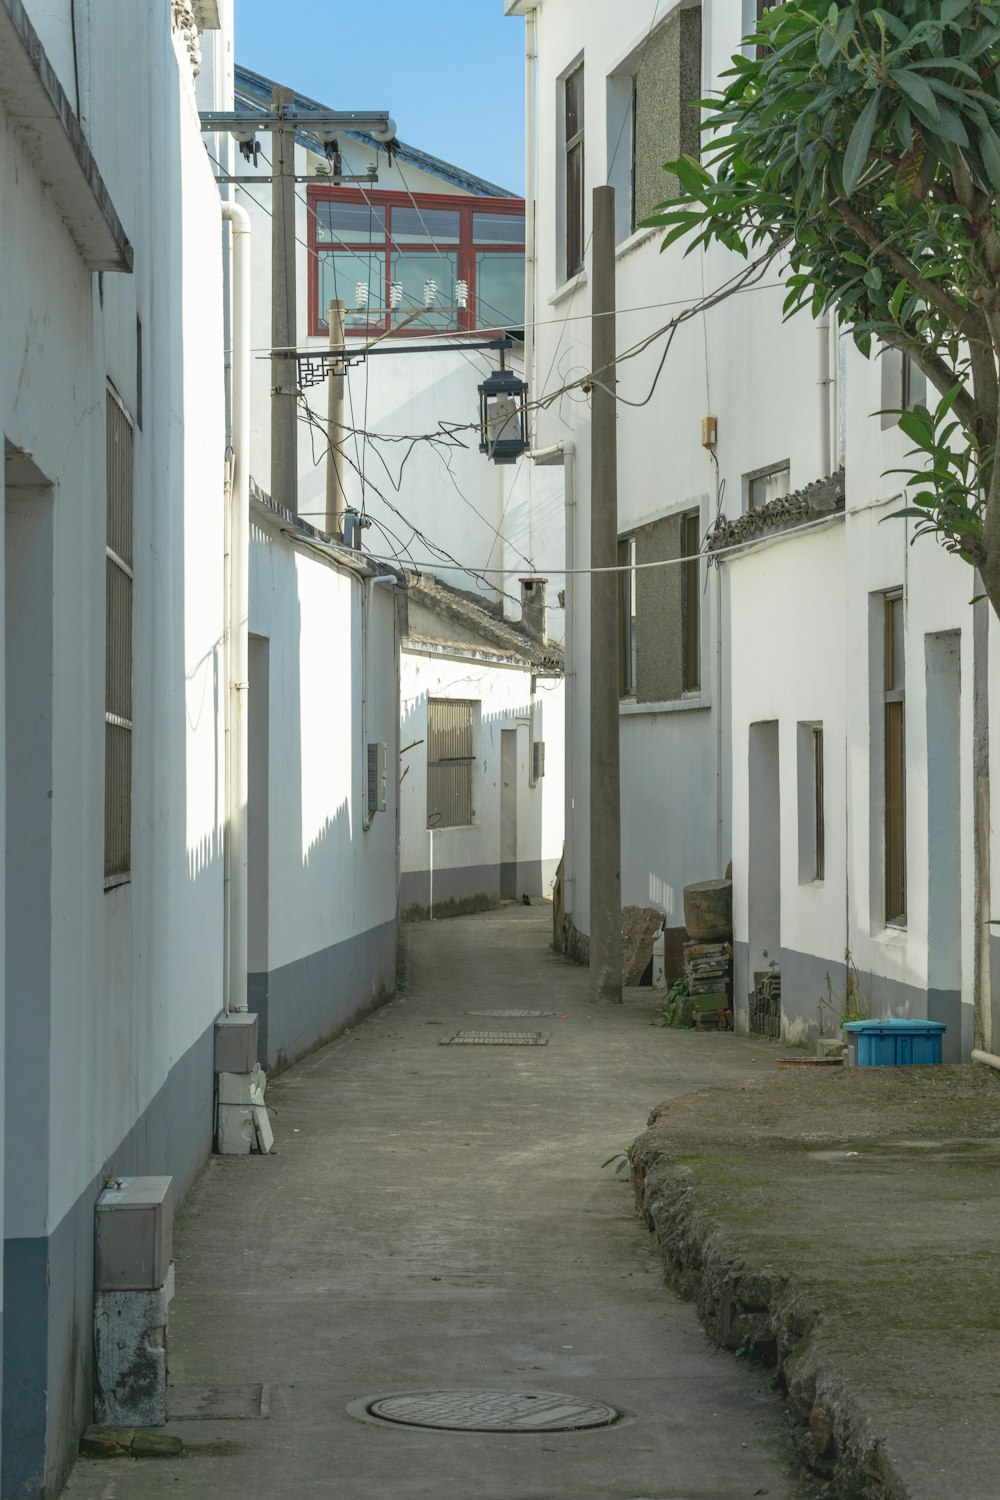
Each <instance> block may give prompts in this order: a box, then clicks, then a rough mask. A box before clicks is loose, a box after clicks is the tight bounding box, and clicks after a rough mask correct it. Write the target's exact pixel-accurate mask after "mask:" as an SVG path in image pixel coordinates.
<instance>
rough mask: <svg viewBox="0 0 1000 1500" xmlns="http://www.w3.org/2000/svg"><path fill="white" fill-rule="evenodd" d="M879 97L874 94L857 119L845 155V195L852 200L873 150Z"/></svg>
mask: <svg viewBox="0 0 1000 1500" xmlns="http://www.w3.org/2000/svg"><path fill="white" fill-rule="evenodd" d="M878 104H879V96H878V94H877V93H873V94H872V96H871V98H870V99H869V100H868V103H867V104H866V105H865V107H864V109H863V110H862V111H861V113H860V115H859V116H858V118H857V121H856V123H855V126H854V129H853V130H852V131H851V139H850V140H849V141H848V143H847V151H846V152H845V154H844V193H845V195H846V196H847V197H848V198H850V197H851V196H852V194H853V192H854V189H855V188H856V187H857V185H858V183H859V182H860V181H861V174H862V172H863V171H864V170H865V167H866V166H867V164H868V152H869V151H870V149H871V144H872V134H873V132H874V130H875V120H876V117H877V115H878Z"/></svg>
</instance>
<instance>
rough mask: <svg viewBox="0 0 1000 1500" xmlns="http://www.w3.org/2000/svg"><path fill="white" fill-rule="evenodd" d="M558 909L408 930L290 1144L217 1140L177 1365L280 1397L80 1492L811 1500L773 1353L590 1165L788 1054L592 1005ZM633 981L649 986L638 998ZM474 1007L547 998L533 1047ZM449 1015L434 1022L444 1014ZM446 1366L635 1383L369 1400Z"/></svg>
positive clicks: (300, 1088)
mask: <svg viewBox="0 0 1000 1500" xmlns="http://www.w3.org/2000/svg"><path fill="white" fill-rule="evenodd" d="M550 928H551V922H550V913H549V910H548V909H547V908H537V907H532V908H524V907H510V908H506V909H504V910H502V911H497V912H489V913H484V914H482V915H478V916H471V917H464V918H456V919H454V920H452V921H448V922H442V923H435V924H427V925H423V926H419V927H414V928H411V929H409V931H408V935H407V936H408V942H409V947H410V962H409V987H408V989H407V991H406V993H405V994H404V995H402V996H400V997H399V998H398V999H397V1000H395V1001H393V1002H392V1003H390V1004H389V1005H387V1006H385V1007H384V1008H383V1009H382V1010H381V1011H379V1012H377V1013H376V1014H375V1015H374V1016H373V1017H371V1019H370V1020H368V1021H367V1022H366V1023H365V1024H364V1025H362V1026H360V1027H359V1028H358V1029H357V1030H355V1031H353V1032H351V1033H348V1034H346V1035H345V1036H343V1037H342V1038H340V1039H339V1040H338V1041H336V1042H335V1043H333V1044H332V1045H331V1046H329V1047H327V1048H325V1049H324V1050H323V1051H321V1052H317V1053H315V1054H313V1055H312V1056H311V1057H308V1058H306V1059H305V1060H304V1061H303V1062H301V1063H300V1064H298V1065H297V1066H296V1067H294V1068H292V1069H290V1070H289V1071H288V1072H286V1073H285V1074H283V1075H282V1076H281V1077H280V1078H279V1079H277V1080H276V1081H275V1082H274V1083H273V1084H272V1085H271V1087H270V1088H269V1091H268V1100H269V1103H270V1104H271V1106H272V1108H273V1110H274V1116H273V1119H274V1129H275V1137H276V1143H277V1151H276V1154H275V1155H273V1156H269V1157H260V1156H254V1157H225V1158H223V1157H215V1158H213V1159H212V1161H211V1162H210V1164H209V1167H208V1169H207V1170H206V1172H205V1174H204V1176H203V1177H202V1178H201V1179H200V1181H199V1182H198V1183H197V1185H196V1186H195V1188H194V1189H193V1190H192V1192H191V1193H190V1194H189V1195H188V1198H187V1200H186V1202H185V1203H184V1205H183V1207H182V1209H181V1212H180V1214H179V1216H178V1221H177V1228H176V1234H175V1256H176V1260H177V1295H176V1298H175V1301H174V1304H173V1307H172V1309H171V1379H172V1381H174V1382H176V1383H177V1384H179V1385H186V1386H208V1387H221V1386H232V1385H236V1384H241V1383H244V1382H248V1381H262V1382H266V1384H267V1385H268V1387H269V1389H270V1420H269V1421H267V1422H259V1421H258V1422H243V1423H238V1424H236V1423H233V1422H231V1421H230V1422H224V1421H218V1422H213V1421H211V1420H204V1419H202V1420H198V1421H171V1422H169V1423H168V1426H167V1428H166V1431H167V1432H169V1433H171V1434H175V1435H177V1436H180V1437H182V1438H183V1439H184V1445H185V1451H186V1455H187V1456H186V1457H185V1459H184V1460H183V1461H182V1462H178V1463H177V1464H176V1465H175V1466H174V1468H173V1469H172V1470H171V1471H170V1479H169V1482H168V1483H165V1482H164V1472H165V1469H164V1465H163V1464H162V1463H156V1464H153V1463H152V1462H150V1463H145V1462H144V1461H142V1460H139V1461H136V1460H129V1461H127V1462H121V1463H119V1462H117V1461H116V1462H113V1463H110V1464H109V1463H108V1462H101V1463H97V1462H88V1461H86V1460H80V1461H79V1462H78V1463H77V1466H76V1468H75V1470H74V1473H73V1475H72V1477H71V1480H70V1484H69V1487H68V1490H67V1494H68V1495H69V1496H70V1497H72V1500H84V1497H87V1500H98V1497H100V1500H139V1497H154V1496H155V1497H157V1500H162V1496H163V1495H164V1494H165V1493H169V1494H170V1495H171V1496H174V1497H177V1500H184V1497H188V1496H190V1497H195V1496H206V1497H207V1496H211V1497H212V1500H248V1497H255V1496H265V1495H274V1496H291V1495H294V1496H296V1497H299V1496H313V1495H317V1496H319V1495H322V1496H324V1497H327V1500H329V1497H333V1500H390V1497H391V1500H418V1497H419V1500H424V1497H426V1500H430V1497H433V1500H468V1497H469V1496H470V1495H471V1494H473V1493H474V1494H475V1496H476V1500H742V1497H744V1496H746V1497H747V1500H749V1497H751V1496H753V1495H754V1494H755V1493H756V1494H763V1493H766V1494H767V1496H768V1500H803V1497H804V1496H806V1495H807V1494H810V1493H811V1491H809V1490H807V1489H806V1488H805V1487H804V1485H803V1482H802V1481H801V1479H800V1478H799V1477H798V1474H797V1472H796V1470H795V1469H794V1467H793V1466H792V1464H791V1462H790V1457H789V1455H790V1440H789V1433H790V1424H789V1420H788V1417H787V1413H786V1411H785V1408H784V1406H783V1404H782V1403H781V1402H780V1401H779V1400H778V1398H777V1397H776V1396H775V1394H774V1392H772V1390H771V1389H770V1387H769V1383H768V1380H767V1378H766V1377H764V1376H762V1375H761V1374H760V1372H758V1371H756V1370H752V1369H749V1368H747V1367H746V1366H745V1365H744V1364H743V1363H742V1362H740V1361H735V1360H733V1358H732V1357H731V1356H730V1355H728V1354H724V1353H721V1352H719V1351H717V1350H715V1349H714V1348H713V1347H711V1345H710V1344H709V1343H708V1341H707V1340H706V1339H705V1337H704V1335H703V1333H702V1332H701V1330H700V1329H699V1327H698V1324H697V1320H696V1317H695V1314H694V1312H693V1310H692V1309H691V1308H690V1307H689V1306H687V1305H686V1304H685V1303H683V1302H681V1301H679V1300H678V1299H677V1298H675V1297H674V1295H673V1294H672V1293H671V1292H669V1291H668V1290H666V1289H665V1288H664V1286H663V1276H662V1266H661V1263H660V1260H659V1257H658V1254H657V1250H656V1246H655V1243H654V1242H653V1241H652V1240H651V1238H650V1236H649V1235H648V1233H647V1231H646V1229H645V1227H644V1225H643V1224H642V1222H641V1221H640V1219H639V1218H638V1217H637V1216H636V1214H635V1212H634V1208H633V1203H632V1198H631V1193H630V1191H629V1188H628V1184H627V1182H626V1181H624V1180H623V1179H622V1178H620V1177H615V1176H614V1174H613V1171H612V1170H611V1169H610V1168H609V1169H608V1170H606V1171H602V1170H601V1162H602V1161H604V1160H605V1158H606V1157H608V1156H609V1155H611V1153H612V1152H613V1151H615V1150H620V1149H623V1148H624V1147H625V1145H626V1144H627V1143H628V1142H629V1141H630V1140H632V1139H633V1138H634V1136H635V1135H636V1132H637V1131H638V1130H639V1129H640V1128H641V1127H642V1126H643V1124H644V1122H645V1118H646V1112H647V1109H648V1106H649V1101H650V1099H652V1098H661V1097H663V1096H664V1094H665V1093H672V1092H673V1093H682V1092H684V1091H687V1090H689V1089H691V1088H698V1087H701V1086H703V1085H704V1084H710V1083H711V1084H715V1083H720V1082H725V1081H727V1080H736V1079H741V1078H745V1077H747V1076H751V1077H752V1076H753V1075H754V1074H755V1073H759V1072H761V1071H762V1070H765V1069H766V1070H768V1071H770V1070H771V1069H772V1068H773V1065H774V1057H775V1049H774V1048H772V1047H768V1046H760V1045H756V1044H753V1043H750V1042H748V1041H746V1040H743V1039H740V1038H734V1037H732V1036H730V1035H699V1034H694V1033H676V1032H668V1031H666V1030H663V1029H662V1028H658V1027H656V1026H654V1025H651V1011H650V1001H649V999H648V994H649V992H648V991H646V992H643V993H642V994H640V995H638V996H632V995H631V994H630V995H629V997H628V1001H627V1003H626V1005H625V1006H622V1007H614V1008H612V1007H607V1008H595V1007H593V1006H591V1005H590V1004H589V1002H588V999H587V975H586V973H585V972H584V971H582V970H579V969H574V968H572V967H569V966H567V965H566V964H565V963H564V962H563V960H562V959H561V958H559V957H557V956H556V955H555V954H554V953H553V952H552V951H551V950H550V949H549V948H548V947H547V946H546V945H547V943H548V941H549V937H550ZM633 1000H637V1001H638V1002H639V1003H633ZM470 1003H471V1004H473V1005H475V1006H477V1007H482V1008H484V1009H485V1008H524V1009H538V1010H546V1011H549V1010H551V1011H554V1012H555V1013H556V1014H555V1016H553V1017H552V1018H550V1019H547V1020H546V1022H545V1026H546V1030H547V1031H548V1032H549V1034H550V1041H549V1043H548V1045H547V1046H546V1047H544V1048H517V1047H513V1048H501V1047H482V1048H476V1047H442V1046H440V1045H439V1042H440V1037H441V1027H442V1026H444V1027H447V1028H451V1029H455V1028H458V1027H460V1026H462V1025H463V1024H465V1023H464V1022H463V1020H462V1017H463V1015H464V1013H465V1012H466V1011H467V1010H468V1009H469V1008H470ZM438 1023H440V1024H438ZM459 1386H470V1387H487V1388H491V1389H500V1390H510V1391H532V1390H538V1391H556V1392H561V1393H565V1394H566V1395H569V1396H576V1397H579V1398H580V1399H581V1400H586V1401H603V1402H609V1403H611V1404H612V1405H615V1406H618V1407H620V1408H621V1409H622V1410H623V1412H624V1413H625V1417H624V1419H623V1421H622V1422H621V1423H620V1424H617V1425H615V1426H611V1427H605V1428H599V1429H593V1430H590V1431H583V1432H566V1433H560V1432H538V1433H529V1434H520V1433H518V1434H507V1433H476V1432H447V1431H442V1432H434V1431H425V1430H420V1429H411V1428H406V1427H399V1426H396V1427H392V1426H384V1425H377V1424H375V1423H372V1422H370V1421H360V1420H357V1419H356V1418H355V1417H353V1416H351V1415H350V1414H349V1412H348V1410H347V1408H348V1406H349V1405H350V1404H351V1403H354V1402H357V1401H359V1400H361V1399H362V1398H373V1397H375V1396H378V1395H381V1394H386V1393H391V1392H398V1391H417V1390H439V1389H442V1388H444V1387H447V1388H453V1387H459Z"/></svg>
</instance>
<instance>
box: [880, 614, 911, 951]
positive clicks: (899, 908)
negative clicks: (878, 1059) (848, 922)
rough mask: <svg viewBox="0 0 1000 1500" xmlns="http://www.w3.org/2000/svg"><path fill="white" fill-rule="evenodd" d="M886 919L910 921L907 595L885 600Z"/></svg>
mask: <svg viewBox="0 0 1000 1500" xmlns="http://www.w3.org/2000/svg"><path fill="white" fill-rule="evenodd" d="M883 607H884V616H883V619H884V629H885V635H884V652H885V656H884V661H885V667H884V670H885V691H884V694H883V697H884V705H885V719H884V726H885V829H884V850H885V920H886V922H887V923H890V924H891V925H892V926H896V927H902V926H905V924H906V700H905V693H904V673H905V662H904V633H903V632H904V622H903V597H902V595H901V594H889V595H887V596H886V598H885V600H884V606H883Z"/></svg>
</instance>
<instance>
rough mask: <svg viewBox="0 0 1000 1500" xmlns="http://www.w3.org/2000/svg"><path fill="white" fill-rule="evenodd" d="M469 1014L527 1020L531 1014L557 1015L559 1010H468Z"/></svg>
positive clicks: (467, 1013)
mask: <svg viewBox="0 0 1000 1500" xmlns="http://www.w3.org/2000/svg"><path fill="white" fill-rule="evenodd" d="M465 1014H466V1015H467V1016H494V1017H497V1018H499V1017H501V1016H506V1017H508V1018H509V1019H510V1020H521V1021H524V1020H527V1019H528V1017H529V1016H557V1015H558V1014H559V1012H558V1011H557V1010H467V1011H466V1012H465Z"/></svg>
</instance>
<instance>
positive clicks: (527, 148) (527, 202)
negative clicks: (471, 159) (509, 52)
mask: <svg viewBox="0 0 1000 1500" xmlns="http://www.w3.org/2000/svg"><path fill="white" fill-rule="evenodd" d="M536 25H537V20H536V16H535V12H534V11H533V10H529V12H528V14H527V15H526V16H525V18H524V107H525V120H524V378H525V380H526V381H527V384H528V390H529V391H532V390H533V387H534V381H535V267H536V260H537V242H536V232H535V64H536V60H537V57H538V48H537V42H536V31H535V28H536ZM531 421H532V415H531V413H530V412H529V415H528V433H527V436H528V440H529V442H530V440H531Z"/></svg>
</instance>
